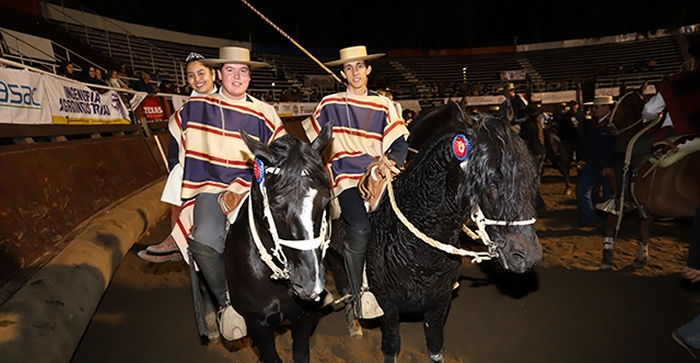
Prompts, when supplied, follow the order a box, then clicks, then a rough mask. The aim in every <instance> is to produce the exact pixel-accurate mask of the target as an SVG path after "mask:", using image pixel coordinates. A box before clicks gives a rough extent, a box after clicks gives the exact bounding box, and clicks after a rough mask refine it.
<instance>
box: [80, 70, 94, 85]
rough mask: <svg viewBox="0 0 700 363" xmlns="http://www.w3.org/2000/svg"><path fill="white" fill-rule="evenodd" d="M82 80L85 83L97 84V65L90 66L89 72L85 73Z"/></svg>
mask: <svg viewBox="0 0 700 363" xmlns="http://www.w3.org/2000/svg"><path fill="white" fill-rule="evenodd" d="M83 72H85V70H83ZM80 80H81V81H83V82H85V83H90V84H97V78H96V72H95V67H93V66H90V68H88V70H87V74H83V76H82V77H81V79H80Z"/></svg>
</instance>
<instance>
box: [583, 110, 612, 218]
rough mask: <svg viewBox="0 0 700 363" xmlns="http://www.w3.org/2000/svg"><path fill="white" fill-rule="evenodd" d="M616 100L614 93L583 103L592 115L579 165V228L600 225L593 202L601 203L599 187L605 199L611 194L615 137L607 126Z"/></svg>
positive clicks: (585, 132)
mask: <svg viewBox="0 0 700 363" xmlns="http://www.w3.org/2000/svg"><path fill="white" fill-rule="evenodd" d="M614 103H615V102H614V101H613V99H612V96H596V97H595V98H594V100H593V102H587V103H584V105H588V106H593V115H592V118H591V119H590V120H587V121H586V122H585V123H584V136H583V145H582V147H581V149H580V153H579V158H578V164H577V167H578V169H579V170H580V172H579V178H578V182H577V183H576V201H577V203H578V212H579V217H580V223H579V225H578V226H579V227H597V225H598V221H597V219H596V216H595V210H594V208H593V205H595V204H596V203H598V202H599V200H598V195H597V194H598V193H597V191H598V187H599V186H602V188H603V198H604V199H602V200H606V199H608V198H610V197H611V196H612V188H611V186H610V174H611V173H612V167H613V155H614V152H615V146H616V139H615V137H613V136H612V134H611V133H610V130H609V129H608V127H607V126H608V121H609V120H610V116H611V115H612V109H613V104H614ZM594 191H595V192H594Z"/></svg>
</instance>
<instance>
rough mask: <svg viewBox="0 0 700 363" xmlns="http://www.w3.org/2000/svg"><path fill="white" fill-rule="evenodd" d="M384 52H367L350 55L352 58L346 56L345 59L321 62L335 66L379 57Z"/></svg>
mask: <svg viewBox="0 0 700 363" xmlns="http://www.w3.org/2000/svg"><path fill="white" fill-rule="evenodd" d="M385 55H386V53H377V54H368V55H363V56H361V57H352V58H346V59H338V60H334V61H330V62H326V63H323V64H325V65H326V66H328V67H335V66H341V65H343V64H345V63H348V62H356V61H361V60H374V59H377V58H381V57H383V56H385Z"/></svg>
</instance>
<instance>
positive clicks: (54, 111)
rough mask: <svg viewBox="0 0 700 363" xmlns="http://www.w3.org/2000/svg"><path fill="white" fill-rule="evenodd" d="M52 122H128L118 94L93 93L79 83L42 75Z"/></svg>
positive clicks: (109, 92)
mask: <svg viewBox="0 0 700 363" xmlns="http://www.w3.org/2000/svg"><path fill="white" fill-rule="evenodd" d="M43 85H44V89H45V90H46V95H47V101H48V104H49V109H50V111H51V119H52V121H53V123H54V124H71V125H73V124H76V125H80V124H82V125H87V124H129V123H131V122H130V121H129V114H128V111H127V110H126V107H125V106H124V104H123V103H122V100H121V98H120V97H119V94H117V92H115V91H107V92H105V93H103V94H100V93H98V92H95V91H93V90H91V89H90V88H88V87H87V86H84V85H82V84H79V83H74V82H69V81H64V80H61V79H56V78H53V77H49V76H44V77H43Z"/></svg>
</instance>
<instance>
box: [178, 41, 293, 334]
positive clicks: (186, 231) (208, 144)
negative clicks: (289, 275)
mask: <svg viewBox="0 0 700 363" xmlns="http://www.w3.org/2000/svg"><path fill="white" fill-rule="evenodd" d="M200 61H201V63H203V64H204V65H206V66H209V67H211V68H217V75H218V77H219V79H220V80H221V89H220V90H219V93H216V94H211V95H206V96H196V97H191V98H190V99H189V100H188V101H187V103H185V104H184V105H183V106H182V107H181V108H180V109H179V110H178V111H177V113H176V114H175V117H174V119H173V122H171V124H170V126H171V128H172V127H175V128H176V130H175V131H176V132H173V134H177V135H181V137H180V138H179V139H176V142H177V145H178V158H179V160H178V162H179V164H180V165H182V166H183V176H182V189H181V194H180V198H181V199H182V200H184V201H186V202H185V204H184V205H183V210H182V212H181V214H180V218H179V219H178V222H177V226H176V227H175V228H174V230H173V238H174V239H175V241H176V242H178V245H179V246H184V245H187V246H188V250H189V252H190V253H191V254H192V257H193V258H194V260H195V261H196V262H197V266H198V267H199V270H200V271H201V273H202V276H203V277H204V279H205V280H206V283H207V285H208V286H209V288H210V290H211V291H212V294H213V295H214V298H215V300H216V304H217V305H218V307H219V312H218V319H217V321H218V323H219V331H220V332H221V335H222V336H223V337H224V338H225V339H227V340H235V339H240V338H242V337H244V336H245V334H246V327H245V321H244V320H243V317H242V316H240V315H239V314H238V313H236V312H235V311H234V310H233V307H231V304H230V302H229V299H228V291H227V290H228V289H227V284H226V278H225V271H224V255H223V253H224V238H225V231H226V221H227V217H228V218H232V217H233V215H232V214H234V213H237V208H236V207H237V205H231V204H229V201H231V200H238V201H240V199H242V198H240V196H241V195H245V194H247V193H248V190H249V188H250V182H251V180H252V176H253V172H252V169H251V168H250V167H249V166H248V165H250V164H249V163H248V159H249V158H250V156H249V154H248V151H247V148H246V146H245V144H244V143H243V140H242V138H241V136H240V133H239V131H238V130H239V129H245V130H247V131H248V133H249V134H251V136H253V137H255V138H258V139H259V140H260V142H263V143H267V144H269V143H271V142H272V141H274V140H275V139H276V138H277V137H279V136H282V135H284V134H286V131H285V130H284V126H283V124H282V121H281V120H280V118H279V116H278V115H277V113H276V112H275V110H274V108H273V107H272V106H270V105H268V104H266V103H264V102H261V101H260V100H257V99H255V98H253V97H251V96H250V95H248V94H247V93H246V91H247V89H248V85H249V84H250V74H251V69H255V68H261V67H265V66H267V65H268V64H267V63H262V62H255V61H251V60H250V51H249V50H248V49H245V48H240V47H222V48H220V49H219V58H217V59H201V60H200ZM251 125H259V126H258V127H251ZM172 131H173V130H171V132H172ZM212 160H223V161H225V162H212ZM236 196H238V197H236ZM220 201H221V203H222V204H220ZM224 210H225V211H226V213H228V214H224V213H223V211H224ZM231 211H233V213H232V212H231ZM185 256H186V255H185ZM188 262H190V261H188ZM190 265H191V264H190ZM193 283H194V281H193Z"/></svg>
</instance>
